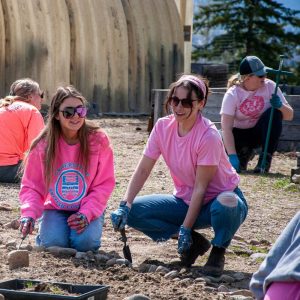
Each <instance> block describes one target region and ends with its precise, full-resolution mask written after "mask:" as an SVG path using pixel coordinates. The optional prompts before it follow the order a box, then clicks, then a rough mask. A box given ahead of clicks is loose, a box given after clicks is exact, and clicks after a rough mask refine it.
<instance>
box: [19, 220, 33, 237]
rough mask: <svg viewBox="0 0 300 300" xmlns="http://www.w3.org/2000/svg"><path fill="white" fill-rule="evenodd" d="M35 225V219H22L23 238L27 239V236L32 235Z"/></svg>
mask: <svg viewBox="0 0 300 300" xmlns="http://www.w3.org/2000/svg"><path fill="white" fill-rule="evenodd" d="M34 223H35V222H34V219H33V218H31V217H22V218H21V219H20V231H21V234H22V237H23V238H25V237H26V236H27V234H29V233H32V231H33V229H34Z"/></svg>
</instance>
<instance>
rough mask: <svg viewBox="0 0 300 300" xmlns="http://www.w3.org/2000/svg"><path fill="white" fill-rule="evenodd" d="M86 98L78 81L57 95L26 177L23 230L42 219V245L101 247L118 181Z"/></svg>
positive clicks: (79, 248) (27, 164) (83, 248)
mask: <svg viewBox="0 0 300 300" xmlns="http://www.w3.org/2000/svg"><path fill="white" fill-rule="evenodd" d="M86 104H87V101H86V99H85V98H84V97H83V96H82V95H81V94H80V93H79V92H78V91H77V90H76V89H75V88H74V87H72V86H67V87H60V88H58V89H57V91H56V93H55V95H54V96H53V98H52V102H51V106H50V109H49V117H48V121H47V124H46V127H45V129H44V130H43V131H42V132H41V134H40V135H39V136H38V137H37V139H36V140H35V141H34V142H33V144H32V146H31V148H30V152H29V154H28V157H27V158H26V160H25V170H24V176H23V179H22V182H21V191H20V201H21V220H20V222H21V232H22V235H23V236H26V235H27V234H28V233H31V232H32V230H33V228H34V223H35V220H37V219H38V218H41V220H40V226H39V232H38V235H37V238H36V243H37V245H41V246H45V247H50V246H60V247H71V248H75V249H76V250H77V251H89V250H92V251H96V250H98V248H99V247H100V245H101V235H102V226H103V222H104V212H105V208H106V204H107V201H108V199H109V197H110V195H111V193H112V191H113V188H114V185H115V178H114V167H113V151H112V148H111V145H110V142H109V139H108V137H107V135H106V134H105V133H104V132H103V131H102V130H101V129H100V128H99V126H97V125H96V124H93V123H92V122H91V121H88V120H86V118H85V117H86V114H87V108H86Z"/></svg>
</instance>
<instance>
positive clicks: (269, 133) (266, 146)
mask: <svg viewBox="0 0 300 300" xmlns="http://www.w3.org/2000/svg"><path fill="white" fill-rule="evenodd" d="M284 58H285V56H284V55H280V63H279V67H278V70H274V69H268V70H267V72H268V73H273V74H276V85H275V90H274V95H277V90H278V85H279V80H280V75H281V74H283V75H287V76H290V75H293V73H292V72H287V71H282V70H281V69H282V65H283V59H284ZM273 114H274V107H273V106H272V107H271V113H270V119H269V124H268V131H267V137H266V142H265V148H264V153H263V159H262V162H261V166H260V172H261V173H265V170H266V159H267V152H268V147H269V140H270V135H271V129H272V122H273Z"/></svg>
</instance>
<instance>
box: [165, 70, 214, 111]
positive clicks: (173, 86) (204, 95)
mask: <svg viewBox="0 0 300 300" xmlns="http://www.w3.org/2000/svg"><path fill="white" fill-rule="evenodd" d="M191 75H192V76H194V77H196V78H197V79H199V80H201V81H202V82H203V83H204V85H205V92H203V91H202V89H200V88H199V87H198V86H196V85H195V84H193V82H191V81H189V80H181V79H180V78H181V77H183V76H185V75H184V74H183V75H181V76H180V78H179V79H178V80H177V81H175V82H173V83H171V85H170V89H169V92H168V94H167V99H166V101H165V104H164V108H165V112H166V113H169V112H170V106H171V102H172V96H173V94H174V92H175V89H176V88H178V87H180V86H182V87H184V88H186V89H187V90H188V96H187V97H188V98H190V97H191V95H192V92H193V91H194V92H195V94H196V96H197V99H198V101H204V105H203V108H204V107H205V105H206V102H207V97H208V95H209V94H210V89H209V87H208V85H209V81H208V80H207V79H206V78H204V77H202V76H200V75H195V74H191ZM191 112H192V111H191Z"/></svg>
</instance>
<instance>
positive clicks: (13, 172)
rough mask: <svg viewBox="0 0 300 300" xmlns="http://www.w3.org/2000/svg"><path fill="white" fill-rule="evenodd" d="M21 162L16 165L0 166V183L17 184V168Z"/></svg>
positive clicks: (18, 178)
mask: <svg viewBox="0 0 300 300" xmlns="http://www.w3.org/2000/svg"><path fill="white" fill-rule="evenodd" d="M21 163H22V162H21V161H20V162H19V163H17V164H16V165H11V166H0V182H5V183H18V182H20V179H21V178H20V176H21V174H19V168H20V165H21Z"/></svg>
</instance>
